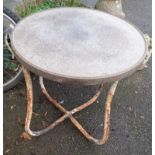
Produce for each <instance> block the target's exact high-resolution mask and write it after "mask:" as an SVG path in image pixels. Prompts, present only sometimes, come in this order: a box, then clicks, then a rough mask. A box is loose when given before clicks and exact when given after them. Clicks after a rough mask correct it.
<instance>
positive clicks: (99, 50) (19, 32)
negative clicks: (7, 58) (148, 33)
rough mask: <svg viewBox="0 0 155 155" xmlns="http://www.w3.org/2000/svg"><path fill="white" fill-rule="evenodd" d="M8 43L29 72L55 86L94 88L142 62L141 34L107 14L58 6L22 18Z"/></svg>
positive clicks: (124, 73) (121, 75) (142, 43)
mask: <svg viewBox="0 0 155 155" xmlns="http://www.w3.org/2000/svg"><path fill="white" fill-rule="evenodd" d="M11 43H12V46H13V49H14V50H15V55H16V57H17V58H18V60H19V61H20V62H21V63H22V64H23V65H24V66H25V67H27V68H28V69H29V70H30V71H32V72H34V73H36V74H38V75H41V76H43V77H45V78H48V79H52V80H56V81H58V82H70V83H81V84H98V83H101V82H108V81H113V80H118V79H121V78H124V77H126V76H129V75H130V74H131V73H133V72H134V71H135V70H136V69H137V67H139V65H140V64H141V63H142V61H143V59H144V57H145V53H146V45H145V41H144V38H143V36H142V34H141V32H140V31H139V30H138V29H137V28H135V27H134V26H132V25H131V24H129V23H128V22H126V21H124V20H122V19H119V18H117V17H114V16H112V15H109V14H106V13H103V12H99V11H95V10H91V9H85V8H57V9H50V10H46V11H42V12H40V13H36V14H33V15H31V16H29V17H26V18H25V19H23V20H22V21H21V22H19V23H18V24H17V26H16V27H15V29H14V31H13V33H12V36H11Z"/></svg>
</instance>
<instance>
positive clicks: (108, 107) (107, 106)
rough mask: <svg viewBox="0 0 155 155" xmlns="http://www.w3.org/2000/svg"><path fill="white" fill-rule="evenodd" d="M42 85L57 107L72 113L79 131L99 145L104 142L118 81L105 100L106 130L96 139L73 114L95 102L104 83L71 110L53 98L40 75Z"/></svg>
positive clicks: (72, 118) (107, 132)
mask: <svg viewBox="0 0 155 155" xmlns="http://www.w3.org/2000/svg"><path fill="white" fill-rule="evenodd" d="M39 79H40V85H41V88H42V91H43V93H44V95H45V96H46V97H47V98H48V100H49V101H50V102H51V103H52V104H53V105H54V106H55V107H57V108H58V109H59V110H61V111H62V112H64V113H65V114H69V113H70V117H69V118H70V120H71V122H72V123H73V124H74V125H75V126H76V127H77V128H78V129H79V131H80V132H81V133H82V134H83V135H84V136H85V137H86V138H87V139H88V140H91V141H93V142H95V143H96V144H98V145H102V144H104V143H105V142H106V141H107V140H108V137H109V128H110V112H111V104H112V98H113V96H114V94H115V90H116V88H117V85H118V81H116V82H114V83H113V84H112V86H111V88H110V90H109V92H108V96H107V100H106V102H105V117H104V130H103V136H102V138H101V139H96V138H94V137H92V136H91V135H90V134H89V133H88V132H87V131H86V130H85V129H84V128H83V127H82V125H81V124H80V123H79V122H78V121H77V120H76V119H75V118H74V117H73V116H72V115H73V114H74V113H76V112H78V111H81V110H83V109H84V108H86V107H88V106H90V105H91V104H93V103H94V102H95V100H96V99H97V98H98V96H99V95H100V93H101V91H102V89H103V84H102V85H101V86H100V89H99V91H98V92H97V93H96V95H95V96H94V97H93V98H92V99H90V100H89V101H88V102H86V103H84V104H82V105H81V106H79V107H77V108H74V109H73V110H71V111H67V110H66V109H65V108H64V107H63V106H62V105H60V104H59V103H58V102H57V101H56V100H55V99H53V98H52V97H51V96H50V95H49V94H48V92H47V90H46V88H45V86H44V83H43V78H42V77H40V78H39Z"/></svg>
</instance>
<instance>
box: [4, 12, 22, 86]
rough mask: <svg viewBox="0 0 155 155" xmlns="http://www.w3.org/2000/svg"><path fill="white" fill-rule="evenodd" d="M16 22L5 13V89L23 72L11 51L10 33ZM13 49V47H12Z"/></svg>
mask: <svg viewBox="0 0 155 155" xmlns="http://www.w3.org/2000/svg"><path fill="white" fill-rule="evenodd" d="M15 25H16V23H15V21H14V20H13V19H12V18H10V17H9V16H8V15H6V14H5V13H3V87H4V88H5V87H6V86H8V85H10V84H11V83H12V82H13V81H15V80H16V78H17V77H18V76H19V74H20V73H21V72H22V69H21V65H20V64H19V63H18V61H17V60H16V59H15V57H14V54H13V52H12V51H11V50H9V48H8V47H9V46H10V33H11V32H12V30H13V28H14V27H15ZM10 47H11V46H10Z"/></svg>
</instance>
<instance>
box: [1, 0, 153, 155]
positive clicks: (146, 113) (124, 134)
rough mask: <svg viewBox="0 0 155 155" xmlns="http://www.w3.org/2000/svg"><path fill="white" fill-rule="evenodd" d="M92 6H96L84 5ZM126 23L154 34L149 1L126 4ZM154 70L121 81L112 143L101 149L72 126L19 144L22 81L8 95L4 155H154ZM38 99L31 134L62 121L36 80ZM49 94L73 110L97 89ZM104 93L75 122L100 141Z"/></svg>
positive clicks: (56, 89)
mask: <svg viewBox="0 0 155 155" xmlns="http://www.w3.org/2000/svg"><path fill="white" fill-rule="evenodd" d="M18 1H19V0H16V1H15V0H12V1H10V0H4V5H6V6H8V7H9V8H11V9H13V10H14V8H15V4H16V3H17V2H18ZM86 2H87V4H89V5H90V6H93V4H94V1H93V0H91V1H88V0H87V1H86ZM123 7H124V10H125V12H126V16H127V20H129V21H130V22H132V23H134V24H135V25H136V26H138V27H139V28H140V29H141V30H142V31H143V32H145V33H148V34H149V35H151V34H152V27H151V25H152V24H151V0H133V1H129V0H124V3H123ZM151 77H152V65H151V60H150V61H149V64H148V68H146V69H144V70H142V71H138V72H136V73H134V74H133V75H132V76H130V77H128V78H126V79H123V80H121V81H120V83H119V85H118V89H117V91H116V94H115V96H114V100H113V105H112V113H111V127H110V137H109V140H108V142H107V143H106V144H105V145H102V146H97V145H95V144H93V143H91V142H89V141H87V140H86V139H85V138H84V137H83V136H82V135H81V134H80V133H79V131H78V130H77V129H76V128H74V126H73V125H72V124H71V123H70V121H69V120H66V121H65V122H63V123H61V125H59V126H57V127H56V128H54V129H53V130H52V131H50V132H48V133H47V134H45V135H43V136H40V137H37V138H35V137H33V138H32V140H30V141H24V140H22V139H21V138H20V135H21V133H22V132H23V130H24V118H25V112H26V97H25V83H24V80H23V81H22V82H21V83H20V84H19V85H18V86H17V87H15V88H14V89H12V90H10V91H8V92H6V93H4V121H3V122H4V129H3V130H4V154H8V155H113V154H117V155H151V154H152V151H151V150H152V148H151V146H152V144H151V142H152V138H151V137H152V134H151V133H152V131H151V123H152V119H151V112H152V111H151V109H152V79H151ZM33 82H34V89H35V90H36V91H35V94H34V96H35V98H34V103H35V104H34V112H35V114H34V115H33V122H32V128H33V129H39V128H41V127H43V126H45V125H46V124H48V123H50V122H52V121H54V120H55V119H56V118H58V117H60V116H61V115H62V113H61V112H59V111H58V110H57V109H55V108H54V107H52V105H50V104H49V103H48V101H47V100H46V98H45V97H44V96H43V95H42V94H41V90H40V87H39V84H38V79H37V77H35V76H34V77H33ZM46 85H48V89H49V91H50V93H51V94H53V96H54V97H56V98H57V99H58V100H59V101H62V100H64V103H63V104H64V106H65V107H66V108H67V109H71V108H73V107H74V106H75V103H81V102H84V101H86V100H87V99H88V98H89V97H90V96H92V95H93V94H94V92H95V91H96V88H97V86H93V87H82V88H81V87H73V86H66V85H60V84H57V83H55V82H49V81H46ZM108 88H109V84H107V85H106V88H105V92H104V93H103V94H102V95H101V96H100V98H99V99H98V103H97V104H96V105H92V106H91V107H89V108H88V109H87V110H84V111H83V112H80V113H78V114H76V118H77V119H78V120H79V121H80V122H81V123H82V124H83V125H84V126H85V128H86V129H88V131H89V132H90V133H92V134H93V135H94V136H96V137H100V135H101V134H102V127H103V117H104V116H103V101H104V100H105V96H106V93H107V90H108Z"/></svg>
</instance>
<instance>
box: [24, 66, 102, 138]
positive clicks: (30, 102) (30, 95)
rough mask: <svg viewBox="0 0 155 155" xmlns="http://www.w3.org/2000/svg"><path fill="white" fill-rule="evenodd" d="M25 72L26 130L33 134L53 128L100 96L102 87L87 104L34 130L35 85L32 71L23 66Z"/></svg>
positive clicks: (40, 133) (37, 134)
mask: <svg viewBox="0 0 155 155" xmlns="http://www.w3.org/2000/svg"><path fill="white" fill-rule="evenodd" d="M23 73H24V77H25V82H26V87H27V113H26V119H25V131H26V132H27V133H29V134H30V135H31V136H40V135H42V134H44V133H46V132H48V131H49V130H51V129H53V128H54V127H55V126H56V125H58V124H59V123H61V122H63V121H64V120H65V119H66V118H69V117H70V116H71V115H72V114H74V113H75V112H77V111H80V110H82V109H84V108H85V106H86V105H87V106H89V105H91V104H92V103H93V102H94V101H95V100H96V99H97V97H98V96H99V94H100V92H101V90H102V89H101V88H102V87H101V88H100V89H99V91H98V92H97V93H96V95H95V96H94V97H93V98H92V100H90V101H89V102H87V103H86V104H84V105H82V106H80V108H78V109H77V110H72V111H71V112H66V113H65V114H64V115H63V116H61V117H60V118H59V119H57V120H56V121H55V122H54V123H52V124H50V125H49V126H48V127H47V128H45V129H42V130H39V131H32V130H31V129H30V123H31V118H32V112H33V87H32V80H31V75H30V72H29V71H28V70H27V69H26V68H24V67H23Z"/></svg>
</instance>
